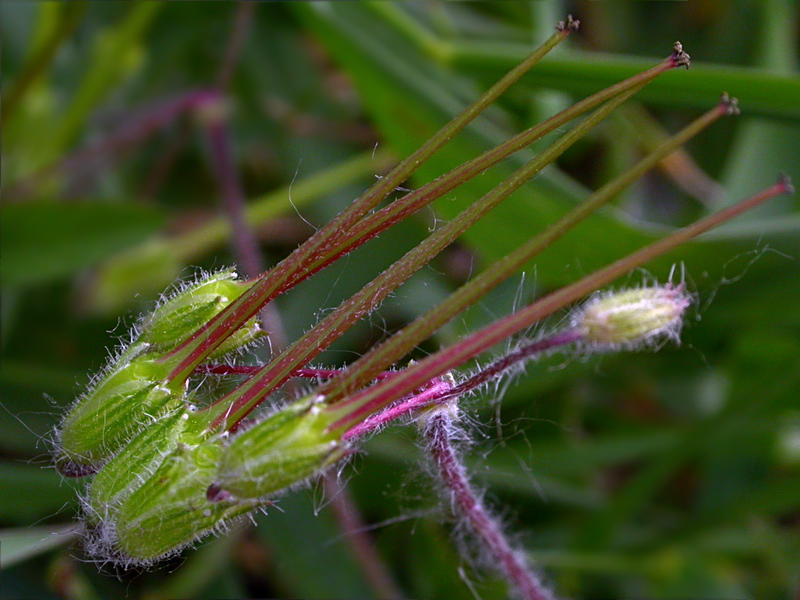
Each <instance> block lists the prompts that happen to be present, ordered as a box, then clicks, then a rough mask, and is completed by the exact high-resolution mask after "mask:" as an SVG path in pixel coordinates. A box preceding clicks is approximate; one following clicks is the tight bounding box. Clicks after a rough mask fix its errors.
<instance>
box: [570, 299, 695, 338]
mask: <svg viewBox="0 0 800 600" xmlns="http://www.w3.org/2000/svg"><path fill="white" fill-rule="evenodd" d="M690 304H691V299H690V297H689V296H688V295H687V294H686V293H685V291H684V289H683V286H677V287H673V286H672V285H665V286H654V287H644V288H638V289H632V290H623V291H619V292H611V293H607V294H602V295H598V296H596V297H595V298H592V299H591V300H589V301H588V302H587V303H586V304H584V306H582V307H581V308H580V309H579V310H578V311H577V312H576V314H575V316H574V317H573V318H572V325H573V327H574V328H575V329H576V330H578V331H579V332H580V333H582V334H583V341H584V342H585V343H586V344H587V345H589V346H591V347H594V348H598V349H617V348H635V347H638V346H640V345H642V344H646V343H648V342H651V341H653V340H654V339H656V338H659V337H668V338H672V339H675V340H677V339H678V335H679V334H680V330H681V325H682V324H683V313H684V311H685V310H686V308H687V307H688V306H689V305H690Z"/></svg>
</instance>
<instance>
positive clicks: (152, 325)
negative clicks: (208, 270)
mask: <svg viewBox="0 0 800 600" xmlns="http://www.w3.org/2000/svg"><path fill="white" fill-rule="evenodd" d="M236 277H237V275H236V273H235V272H234V271H232V270H229V271H220V272H219V273H214V274H212V275H209V276H207V277H205V278H204V279H201V280H200V281H198V282H197V283H194V284H192V285H190V286H188V287H187V288H186V289H184V290H181V291H178V292H177V293H175V294H174V295H173V296H172V297H171V298H169V299H168V300H167V301H166V302H164V303H163V304H161V305H160V306H158V307H157V308H156V309H155V310H154V311H153V312H152V313H150V315H148V316H147V317H145V319H144V320H143V323H142V330H141V334H140V337H139V341H140V342H143V343H146V344H149V345H150V346H152V347H153V348H154V349H156V350H158V351H161V352H168V351H170V350H172V349H174V348H176V347H177V346H178V345H180V344H181V343H183V342H184V341H185V340H187V339H188V338H189V337H190V336H191V335H192V334H193V333H194V332H195V331H197V330H198V329H199V328H200V327H201V326H203V325H205V324H206V323H208V321H210V320H211V319H213V318H214V317H215V316H217V315H218V314H219V313H220V312H222V310H223V309H224V308H225V307H226V306H228V305H229V304H230V303H231V302H233V301H234V300H236V299H237V298H239V297H240V296H241V295H242V294H244V292H246V291H247V290H248V289H249V288H250V287H251V286H252V282H242V281H238V280H237V279H236ZM254 323H255V320H253V321H252V323H250V322H248V326H252V325H253V324H254ZM229 341H230V340H229ZM249 341H252V339H248V340H247V341H244V342H240V343H239V344H238V345H233V346H231V347H229V348H228V350H227V351H231V350H233V349H236V348H239V347H240V346H242V345H243V344H244V343H248V342H249Z"/></svg>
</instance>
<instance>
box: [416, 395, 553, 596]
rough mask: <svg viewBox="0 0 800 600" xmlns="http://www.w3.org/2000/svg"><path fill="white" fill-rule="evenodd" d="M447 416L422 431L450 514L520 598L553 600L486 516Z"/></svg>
mask: <svg viewBox="0 0 800 600" xmlns="http://www.w3.org/2000/svg"><path fill="white" fill-rule="evenodd" d="M448 412H449V410H448V409H447V408H444V409H440V410H437V411H436V412H435V413H434V414H433V415H431V416H429V417H428V418H427V420H426V422H425V425H424V428H423V431H424V434H425V438H426V441H427V448H428V453H429V454H430V456H431V458H432V459H433V462H434V465H435V467H436V470H437V474H438V475H439V477H440V478H441V481H442V484H443V485H444V491H445V492H446V493H447V494H448V496H449V498H450V503H451V506H452V509H453V512H455V513H457V514H459V515H460V516H462V517H463V518H464V519H465V520H466V522H467V524H468V525H469V527H470V529H471V530H472V532H473V533H474V535H475V536H476V537H477V538H478V541H479V543H480V546H481V548H482V549H483V550H485V551H486V552H487V553H488V554H489V556H490V557H491V559H492V561H493V562H494V564H495V566H496V568H497V569H498V570H499V571H500V572H501V573H502V574H503V575H504V576H505V577H506V579H507V581H508V583H509V585H510V586H511V587H512V589H513V590H514V591H515V592H516V595H517V596H518V597H519V598H522V599H524V600H552V598H553V596H552V595H551V594H550V592H549V591H548V590H547V589H545V587H544V585H543V584H542V582H541V581H540V580H539V578H538V577H537V576H536V574H535V573H533V571H532V570H531V569H530V568H529V567H528V565H527V564H526V561H525V559H524V558H523V555H522V553H521V552H519V551H517V550H515V549H514V548H513V547H512V546H511V543H510V542H509V541H508V539H507V538H506V536H505V535H504V534H503V531H502V530H501V529H500V526H499V525H498V523H497V520H496V519H494V518H493V517H492V516H491V514H489V511H488V510H487V509H486V507H485V506H484V505H483V504H482V503H481V500H480V498H479V496H478V494H477V493H476V491H475V490H474V489H473V487H472V486H471V485H470V482H469V478H468V476H467V471H466V469H465V468H464V465H462V464H461V462H460V460H459V458H458V454H457V452H456V450H455V449H454V447H453V443H452V439H451V436H450V431H451V430H452V429H453V427H454V424H453V420H452V418H451V417H450V415H449V414H448Z"/></svg>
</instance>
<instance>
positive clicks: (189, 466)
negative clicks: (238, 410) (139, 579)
mask: <svg viewBox="0 0 800 600" xmlns="http://www.w3.org/2000/svg"><path fill="white" fill-rule="evenodd" d="M183 437H184V439H183V440H182V441H180V442H179V443H178V445H177V447H176V448H175V449H174V450H173V451H172V452H171V453H170V454H169V455H168V456H167V457H166V458H165V459H164V461H163V462H162V463H161V465H160V466H159V467H158V469H157V470H156V471H155V472H154V473H153V474H152V475H151V476H150V477H149V478H148V479H147V480H146V481H145V482H144V483H143V485H142V486H141V487H139V488H138V489H137V490H136V491H134V492H133V493H132V494H131V495H130V496H128V497H127V498H126V499H125V500H124V501H123V502H122V504H121V505H120V506H119V509H118V510H117V512H116V514H115V515H114V516H113V517H112V519H111V520H110V521H108V522H106V523H104V524H103V525H101V526H100V527H98V528H96V529H95V530H94V532H93V533H92V534H90V535H92V536H93V537H94V538H95V540H94V541H95V544H98V542H99V544H100V546H99V550H100V551H103V550H106V551H107V552H108V553H109V554H110V555H111V556H112V557H113V558H114V559H115V560H117V561H118V562H121V563H123V564H127V565H132V564H148V563H150V562H153V561H155V560H158V559H161V558H163V557H165V556H169V555H171V554H174V553H175V552H177V551H179V550H180V549H181V548H183V547H185V546H187V545H189V544H191V543H192V542H194V541H196V540H198V539H200V538H201V537H203V536H204V535H206V534H208V533H211V532H212V531H214V530H216V529H219V528H220V527H222V526H223V525H224V524H225V522H226V521H227V520H229V519H231V518H233V517H237V516H239V515H243V514H245V513H247V512H249V511H250V510H252V509H253V508H255V507H256V506H258V505H259V504H261V503H259V502H238V501H234V500H232V499H229V500H224V501H221V502H210V501H208V500H207V499H206V490H207V488H208V486H209V484H211V482H212V481H213V479H214V476H215V475H216V471H217V464H218V461H219V458H220V456H221V454H222V446H221V442H220V440H219V438H212V439H210V440H206V441H201V442H199V443H196V444H189V443H186V441H185V436H183ZM90 545H91V544H90ZM103 545H105V548H104V547H103Z"/></svg>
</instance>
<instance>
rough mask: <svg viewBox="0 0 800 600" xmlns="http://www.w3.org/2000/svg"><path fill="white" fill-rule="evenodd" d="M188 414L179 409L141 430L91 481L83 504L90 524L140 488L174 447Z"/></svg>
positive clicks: (105, 517) (107, 516) (98, 520)
mask: <svg viewBox="0 0 800 600" xmlns="http://www.w3.org/2000/svg"><path fill="white" fill-rule="evenodd" d="M188 417H189V413H187V412H186V411H185V410H183V409H181V410H176V411H174V412H173V413H171V414H168V415H166V416H165V417H164V418H162V419H160V420H158V421H157V422H155V423H153V424H152V425H149V426H148V427H146V428H145V429H143V430H142V431H140V432H139V434H138V435H136V437H134V438H133V439H132V440H131V441H130V442H129V443H128V445H127V446H125V447H124V448H123V449H122V450H121V451H120V453H119V454H117V455H116V456H115V457H114V458H112V459H111V460H110V461H109V462H108V463H107V464H106V465H105V466H104V467H103V468H102V469H100V472H99V473H97V475H96V476H95V478H94V479H93V480H92V485H91V487H90V488H89V494H88V496H87V498H86V501H85V504H84V512H85V514H86V517H87V520H88V521H89V522H90V523H101V522H102V521H104V520H106V519H109V518H111V517H112V515H113V514H115V513H116V510H117V508H118V507H119V505H120V504H121V503H122V502H123V501H124V500H125V499H127V498H128V496H130V495H131V494H132V493H133V492H135V491H136V490H137V489H138V488H140V487H141V486H142V485H143V484H144V482H145V481H147V480H148V479H149V478H150V477H151V476H152V475H153V473H154V472H155V471H156V469H158V467H159V466H160V465H161V463H162V462H163V461H164V457H166V456H168V455H169V453H170V452H171V451H172V450H174V449H175V447H176V446H177V444H178V440H179V439H180V436H181V433H182V432H183V431H184V429H185V426H186V423H187V421H188Z"/></svg>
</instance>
